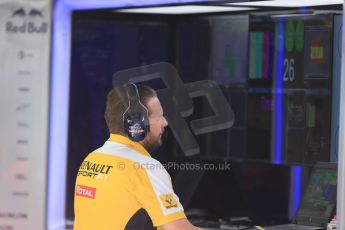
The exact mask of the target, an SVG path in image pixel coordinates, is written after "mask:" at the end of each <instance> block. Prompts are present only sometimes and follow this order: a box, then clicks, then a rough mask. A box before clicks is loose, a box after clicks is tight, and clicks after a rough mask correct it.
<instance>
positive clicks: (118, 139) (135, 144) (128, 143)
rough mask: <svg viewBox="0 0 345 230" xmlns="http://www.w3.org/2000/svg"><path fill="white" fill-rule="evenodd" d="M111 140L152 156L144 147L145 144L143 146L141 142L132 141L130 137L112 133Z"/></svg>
mask: <svg viewBox="0 0 345 230" xmlns="http://www.w3.org/2000/svg"><path fill="white" fill-rule="evenodd" d="M109 141H114V142H118V143H120V144H123V145H126V146H128V147H130V148H132V149H134V150H136V151H137V152H139V153H141V154H143V155H145V156H148V157H151V155H150V153H149V152H148V151H147V150H146V149H145V148H144V146H142V145H141V144H140V143H139V142H135V141H131V140H130V139H129V138H128V137H125V136H122V135H119V134H110V137H109Z"/></svg>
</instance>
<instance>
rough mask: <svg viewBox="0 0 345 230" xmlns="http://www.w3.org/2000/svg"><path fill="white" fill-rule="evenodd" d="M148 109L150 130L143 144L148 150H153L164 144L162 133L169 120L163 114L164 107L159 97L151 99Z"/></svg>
mask: <svg viewBox="0 0 345 230" xmlns="http://www.w3.org/2000/svg"><path fill="white" fill-rule="evenodd" d="M147 109H148V110H149V122H150V132H149V133H148V134H147V136H146V137H145V139H144V140H143V141H142V144H143V146H144V147H145V148H146V149H147V150H148V151H150V152H152V151H154V150H156V149H157V148H158V147H160V146H161V145H162V134H163V132H164V128H165V127H167V125H168V122H167V120H166V119H165V117H164V116H163V109H162V106H161V103H160V102H159V100H158V98H157V97H153V98H151V99H149V101H148V103H147Z"/></svg>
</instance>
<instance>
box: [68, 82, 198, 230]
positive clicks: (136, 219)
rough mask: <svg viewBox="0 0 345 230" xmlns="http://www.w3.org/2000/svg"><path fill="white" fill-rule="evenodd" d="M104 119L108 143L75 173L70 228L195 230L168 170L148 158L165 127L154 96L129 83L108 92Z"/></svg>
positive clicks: (77, 229)
mask: <svg viewBox="0 0 345 230" xmlns="http://www.w3.org/2000/svg"><path fill="white" fill-rule="evenodd" d="M124 91H126V92H127V95H126V94H125V93H123V92H124ZM128 92H129V93H128ZM133 92H134V93H133ZM130 111H134V114H129V115H128V113H129V112H130ZM138 111H141V112H139V115H138ZM127 115H128V116H127ZM137 115H138V116H137ZM105 120H106V123H107V126H108V129H109V132H110V133H111V134H110V138H109V140H108V141H106V142H105V144H104V145H103V146H102V147H100V148H99V149H96V150H95V151H94V152H92V153H90V154H89V155H88V156H87V157H86V158H85V159H84V161H83V163H82V164H81V166H80V168H79V171H78V175H77V180H76V185H75V200H74V211H75V223H74V230H89V229H90V230H96V229H99V230H107V229H114V230H122V229H125V230H141V229H142V230H151V229H157V228H158V229H163V230H196V229H199V228H197V227H194V226H193V225H192V224H191V223H190V222H189V221H188V220H187V219H186V216H185V214H184V211H183V207H182V205H181V204H180V202H179V199H178V197H177V196H176V194H175V193H174V191H173V188H172V185H171V179H170V176H169V175H168V173H167V171H166V170H165V169H164V167H163V166H162V164H161V163H160V162H158V161H157V160H155V159H153V158H151V156H150V154H149V152H151V151H154V150H155V149H157V148H158V147H159V146H160V145H161V144H162V140H161V137H162V134H163V132H164V128H165V127H166V126H167V125H168V122H167V120H166V119H165V118H164V116H163V109H162V106H161V104H160V102H159V100H158V98H157V95H156V92H155V91H154V90H153V89H151V88H149V87H147V86H139V87H138V88H137V86H135V85H134V84H132V85H126V86H123V87H120V88H117V89H112V90H111V91H110V92H109V93H108V97H107V104H106V111H105ZM133 120H134V121H135V122H134V124H133ZM136 122H137V123H136ZM140 137H141V138H140ZM133 140H135V141H133Z"/></svg>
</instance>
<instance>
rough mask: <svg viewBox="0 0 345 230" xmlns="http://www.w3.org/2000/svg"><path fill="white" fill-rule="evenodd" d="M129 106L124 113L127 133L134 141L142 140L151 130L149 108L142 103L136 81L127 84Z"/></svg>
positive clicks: (124, 125) (124, 124)
mask: <svg viewBox="0 0 345 230" xmlns="http://www.w3.org/2000/svg"><path fill="white" fill-rule="evenodd" d="M125 87H126V92H127V97H128V107H127V109H126V110H125V112H124V113H123V127H124V131H125V134H127V136H128V138H129V139H130V140H132V141H136V142H138V141H142V140H144V139H145V137H146V135H147V134H148V132H149V131H150V123H149V119H148V109H147V108H146V107H145V106H144V105H143V104H142V103H141V101H140V96H139V91H138V87H137V86H136V85H135V84H134V83H129V84H126V85H125Z"/></svg>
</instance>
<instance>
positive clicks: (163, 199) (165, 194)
mask: <svg viewBox="0 0 345 230" xmlns="http://www.w3.org/2000/svg"><path fill="white" fill-rule="evenodd" d="M132 181H133V186H134V195H135V196H136V198H137V200H138V202H139V203H140V204H141V205H142V207H143V208H144V209H145V210H146V211H147V213H148V214H149V216H150V218H151V220H152V223H153V225H154V226H161V225H164V224H167V223H170V222H172V221H175V220H178V219H182V218H186V216H185V214H184V211H183V207H182V205H181V203H180V201H179V198H178V197H177V195H176V194H175V193H174V190H173V188H172V184H171V179H170V176H169V174H168V172H167V171H166V170H165V168H164V167H163V165H162V164H161V163H159V162H158V161H156V162H154V164H146V165H141V167H140V168H139V169H137V170H135V173H134V176H133V178H132Z"/></svg>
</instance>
